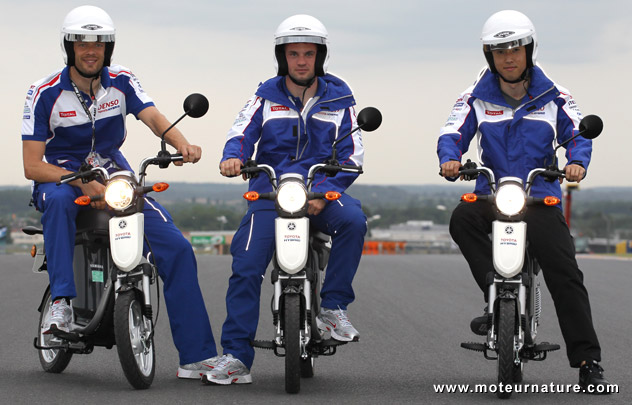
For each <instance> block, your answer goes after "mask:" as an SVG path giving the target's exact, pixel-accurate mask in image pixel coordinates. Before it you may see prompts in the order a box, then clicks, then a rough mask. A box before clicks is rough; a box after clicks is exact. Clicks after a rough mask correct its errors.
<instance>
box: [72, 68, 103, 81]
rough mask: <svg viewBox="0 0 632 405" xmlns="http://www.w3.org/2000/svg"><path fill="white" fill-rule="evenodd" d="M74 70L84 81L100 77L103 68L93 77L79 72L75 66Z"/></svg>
mask: <svg viewBox="0 0 632 405" xmlns="http://www.w3.org/2000/svg"><path fill="white" fill-rule="evenodd" d="M74 67H75V70H76V71H77V73H79V74H80V75H81V76H83V77H85V78H86V79H93V78H94V79H96V78H98V77H100V76H101V72H102V71H103V68H101V70H99V71H98V72H96V73H95V74H93V75H89V74H87V73H84V72H82V71H81V70H79V68H78V67H77V65H74Z"/></svg>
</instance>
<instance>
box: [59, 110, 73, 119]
mask: <svg viewBox="0 0 632 405" xmlns="http://www.w3.org/2000/svg"><path fill="white" fill-rule="evenodd" d="M59 116H60V117H61V118H70V117H76V116H77V112H76V111H60V112H59Z"/></svg>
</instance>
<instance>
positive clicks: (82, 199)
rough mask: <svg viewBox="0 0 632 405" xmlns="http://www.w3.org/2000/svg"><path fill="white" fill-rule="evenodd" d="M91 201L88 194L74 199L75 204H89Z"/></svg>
mask: <svg viewBox="0 0 632 405" xmlns="http://www.w3.org/2000/svg"><path fill="white" fill-rule="evenodd" d="M91 202H92V200H91V199H90V196H87V195H82V196H81V197H77V199H76V200H75V204H77V205H90V203H91Z"/></svg>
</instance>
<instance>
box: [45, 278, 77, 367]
mask: <svg viewBox="0 0 632 405" xmlns="http://www.w3.org/2000/svg"><path fill="white" fill-rule="evenodd" d="M50 301H51V296H50V290H49V291H47V292H46V295H45V297H44V305H43V307H42V312H40V316H39V323H38V328H37V344H38V345H39V346H45V347H48V346H54V345H58V344H59V343H60V342H59V341H51V340H52V339H54V336H53V335H50V334H49V335H44V334H43V333H42V326H43V325H44V323H45V321H46V317H47V316H48V308H49V307H50ZM37 352H38V356H39V361H40V364H41V365H42V368H43V369H44V371H46V372H47V373H56V374H58V373H61V372H62V371H64V370H65V369H66V367H67V366H68V363H70V360H71V359H72V353H70V352H67V351H66V350H63V349H48V350H38V351H37Z"/></svg>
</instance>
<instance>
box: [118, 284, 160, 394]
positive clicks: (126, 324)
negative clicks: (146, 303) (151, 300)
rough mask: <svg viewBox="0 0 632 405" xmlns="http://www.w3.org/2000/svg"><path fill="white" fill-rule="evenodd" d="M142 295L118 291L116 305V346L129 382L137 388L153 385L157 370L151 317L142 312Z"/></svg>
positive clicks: (131, 291)
mask: <svg viewBox="0 0 632 405" xmlns="http://www.w3.org/2000/svg"><path fill="white" fill-rule="evenodd" d="M139 296H140V294H137V293H136V292H135V291H134V290H130V291H124V292H121V293H119V295H118V298H117V299H116V303H115V304H114V336H115V339H116V348H117V351H118V355H119V360H120V361H121V366H122V367H123V372H124V373H125V377H127V381H129V383H130V384H131V385H132V386H133V387H134V388H136V389H146V388H149V387H150V386H151V383H152V382H153V380H154V373H155V371H156V354H155V350H154V342H153V335H152V333H151V332H152V323H151V319H148V318H147V317H146V316H145V315H143V311H142V306H141V302H142V301H141V300H139Z"/></svg>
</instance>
